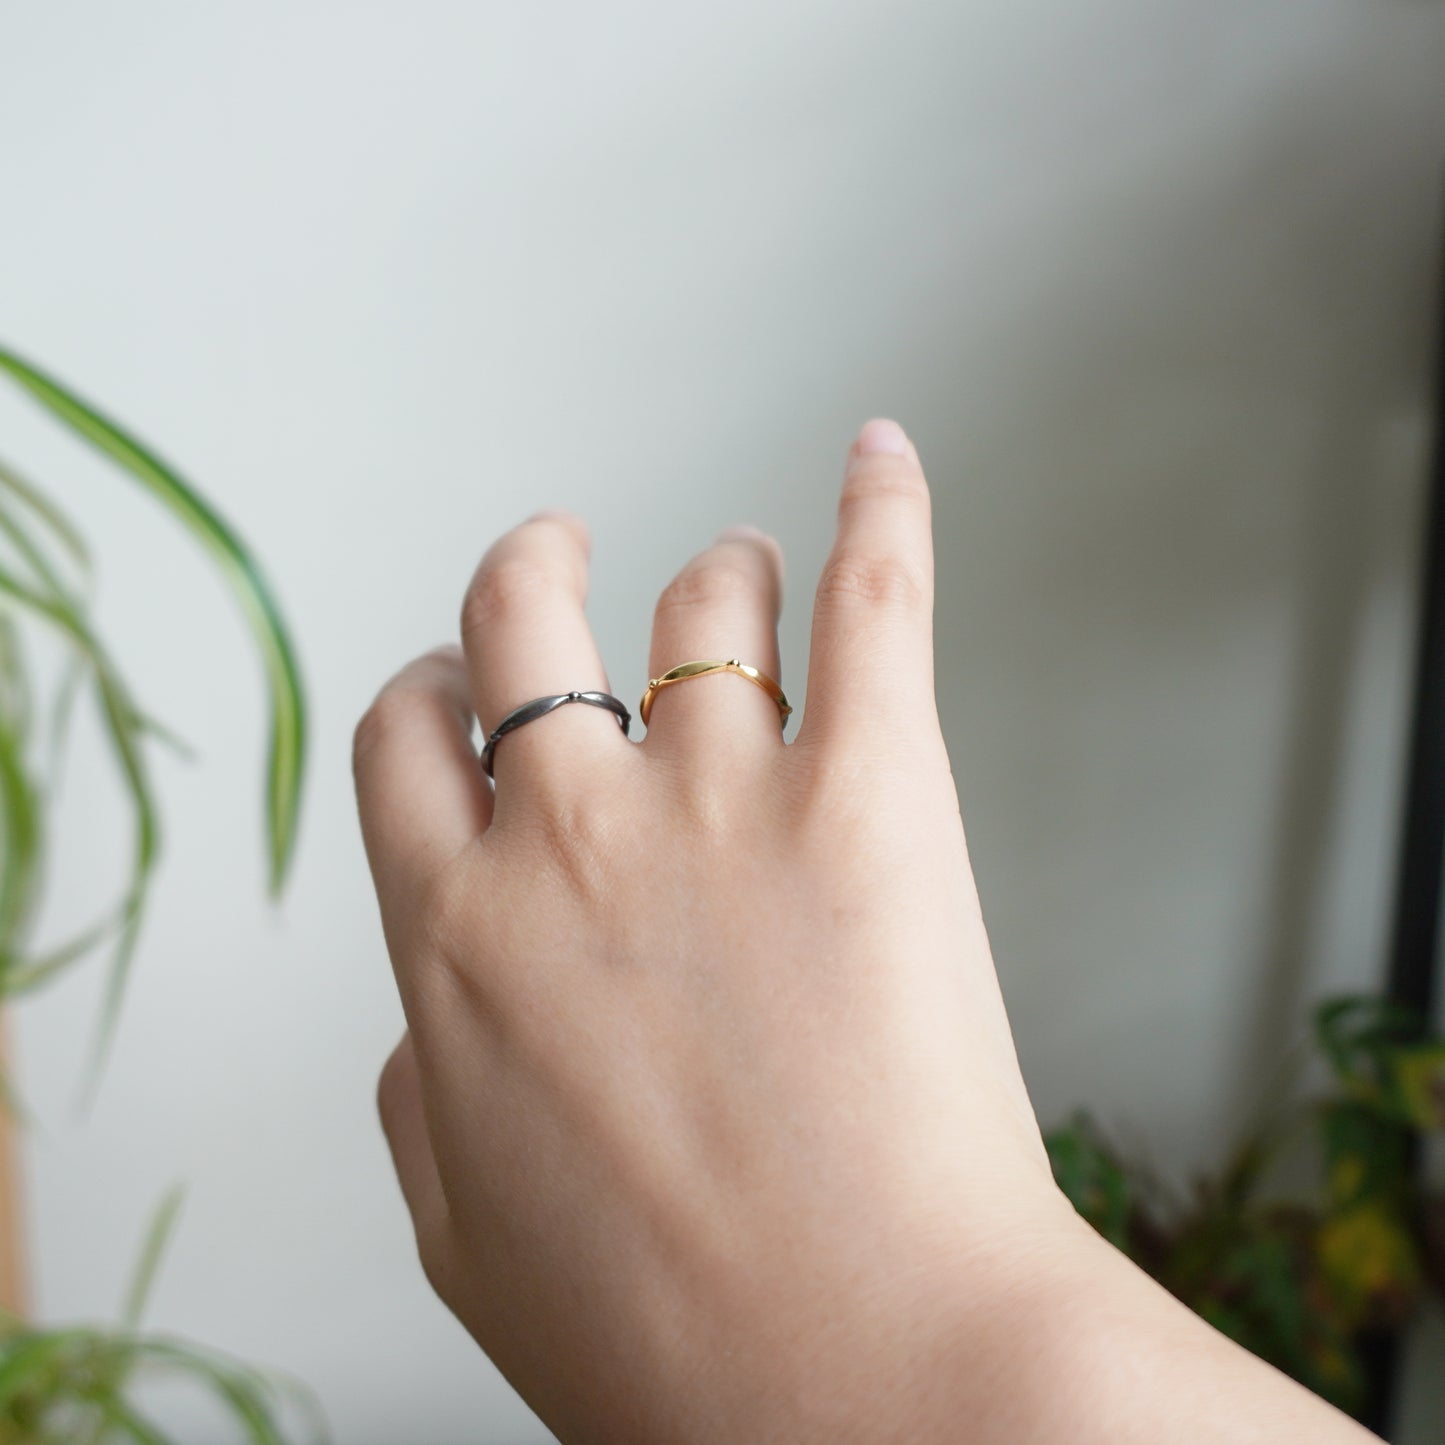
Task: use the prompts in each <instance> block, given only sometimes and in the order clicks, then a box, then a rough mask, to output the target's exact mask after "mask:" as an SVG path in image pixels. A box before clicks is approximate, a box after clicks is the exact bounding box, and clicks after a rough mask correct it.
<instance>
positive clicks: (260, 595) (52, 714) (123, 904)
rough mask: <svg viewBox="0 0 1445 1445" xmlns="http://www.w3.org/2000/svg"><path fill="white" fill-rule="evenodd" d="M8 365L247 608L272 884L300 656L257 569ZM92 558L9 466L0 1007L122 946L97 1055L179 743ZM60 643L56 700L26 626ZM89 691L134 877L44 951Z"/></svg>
mask: <svg viewBox="0 0 1445 1445" xmlns="http://www.w3.org/2000/svg"><path fill="white" fill-rule="evenodd" d="M0 372H3V373H5V374H6V375H8V376H9V377H10V378H11V380H12V381H14V382H16V383H17V384H18V385H19V386H20V387H21V388H23V389H24V390H25V391H26V392H28V393H29V394H30V395H31V396H32V397H33V398H34V399H35V400H36V401H38V402H39V403H40V404H41V405H42V406H44V407H45V408H46V409H47V410H48V411H49V412H50V413H51V414H52V415H53V416H54V417H56V418H57V419H58V420H60V421H61V422H63V423H64V424H65V425H66V426H68V427H70V428H71V429H72V430H73V431H75V432H76V433H78V434H79V435H80V436H82V437H84V438H85V440H86V441H88V442H90V443H91V444H92V445H93V446H95V447H97V448H98V449H99V450H100V451H101V452H103V453H104V454H105V455H106V456H107V457H109V458H110V459H111V460H112V461H113V462H115V463H116V464H117V465H118V466H119V467H120V468H121V469H122V470H123V471H125V472H126V473H128V474H129V475H130V477H131V478H132V479H133V480H134V481H136V482H138V483H140V485H141V486H142V487H144V488H145V489H146V491H148V492H149V493H150V495H151V496H152V497H154V498H155V499H156V500H158V501H160V502H161V503H162V504H163V505H164V506H166V507H167V508H168V509H169V510H170V511H171V512H172V513H173V514H174V515H175V516H176V517H177V518H178V519H179V520H180V521H181V522H182V524H183V525H184V526H185V528H186V530H187V532H188V533H189V534H190V536H191V537H192V539H193V540H194V541H195V542H197V543H198V544H199V545H200V546H201V547H202V548H203V549H204V550H205V551H206V552H207V553H208V554H209V555H210V557H211V558H212V560H213V561H214V562H215V564H216V567H217V570H218V571H219V572H220V574H221V576H222V577H223V579H224V580H225V581H226V583H227V584H228V586H229V588H230V590H231V592H232V593H233V595H234V596H235V597H236V599H237V600H238V601H239V603H240V604H241V608H242V610H243V612H244V613H245V615H246V619H247V622H248V623H249V626H250V631H251V635H252V638H253V640H254V642H255V645H256V648H257V651H258V652H259V654H260V656H261V659H262V662H263V663H264V666H265V671H266V682H267V688H268V692H269V698H270V750H269V758H268V763H267V773H266V824H267V827H266V844H267V854H268V861H269V867H270V879H271V887H272V891H273V892H274V891H277V890H279V888H280V886H281V884H282V882H283V880H284V878H285V876H286V869H287V865H288V864H289V862H290V859H291V855H292V850H293V848H294V845H295V840H296V821H297V812H298V808H299V804H300V796H301V772H302V765H303V755H304V747H305V705H304V698H303V693H302V689H301V679H300V675H299V672H298V670H297V666H296V657H295V651H294V649H293V647H292V645H291V641H290V637H289V635H288V633H287V631H286V627H285V624H284V623H283V622H282V620H281V614H280V611H279V609H278V608H277V606H276V603H275V600H274V599H273V597H272V595H271V592H270V590H269V589H268V588H267V586H266V584H265V582H264V580H263V579H262V576H261V573H260V570H259V568H258V567H257V565H256V563H255V561H254V560H253V559H252V557H251V555H250V553H249V552H248V551H247V550H246V548H245V546H244V545H243V544H242V543H241V541H240V539H239V538H238V537H237V536H236V534H235V533H234V532H233V531H232V530H231V528H230V527H229V526H228V525H227V524H226V522H225V521H224V520H223V519H222V518H221V517H220V516H219V515H218V514H217V513H216V512H215V511H214V509H213V508H212V507H211V506H210V505H209V504H208V503H207V502H206V501H205V500H204V499H203V498H202V497H201V496H200V495H199V494H198V493H197V492H196V490H195V489H194V488H193V487H192V486H191V485H190V484H189V483H187V482H186V481H184V480H183V479H182V477H181V476H180V474H179V473H178V472H176V470H175V469H174V468H173V467H171V466H169V465H167V464H166V463H165V462H163V461H162V460H161V459H160V458H159V457H158V456H157V455H156V454H155V453H154V452H153V451H151V450H150V448H149V447H147V446H146V445H145V444H144V443H142V442H140V441H138V440H137V439H136V438H135V437H133V436H131V435H130V434H129V433H128V432H126V431H125V430H124V429H123V428H122V427H120V426H119V425H117V424H116V423H115V422H113V421H109V420H107V419H106V418H105V417H104V416H102V415H101V414H100V412H99V411H97V410H96V409H95V408H94V407H93V406H91V405H89V404H88V403H86V402H84V401H82V400H81V399H80V398H79V397H78V396H76V395H75V394H74V393H73V392H71V391H70V390H68V389H67V388H65V387H64V386H62V385H61V384H60V383H59V382H58V381H56V380H55V379H54V378H53V377H50V376H47V375H46V374H45V373H43V372H42V371H40V370H39V369H38V368H36V367H34V366H32V365H31V364H30V363H28V362H26V361H22V360H21V359H20V357H18V356H16V355H15V354H14V353H13V352H10V351H6V350H4V349H0ZM89 569H90V559H89V552H88V550H87V548H86V545H85V543H84V541H83V540H82V538H81V534H80V531H79V529H78V528H77V527H76V525H75V523H74V522H73V521H72V520H71V519H70V518H69V517H68V516H66V515H65V513H64V512H63V511H62V510H61V509H60V508H59V507H58V506H57V505H56V504H55V503H54V502H53V501H52V500H50V499H49V498H48V497H47V496H45V495H44V494H43V493H42V492H41V491H40V490H39V489H38V488H36V487H35V486H33V485H32V484H31V483H30V482H28V481H26V480H25V479H24V478H23V477H22V476H21V475H20V474H19V473H18V472H17V471H16V470H15V469H14V468H13V467H11V466H9V465H7V464H4V463H0V825H3V829H4V839H5V852H4V857H3V866H0V998H4V997H14V996H15V995H18V994H21V993H24V992H26V991H28V990H29V989H33V988H35V987H37V986H38V985H40V984H42V983H44V982H46V981H47V980H48V979H50V978H52V977H53V976H54V975H55V974H56V973H58V972H59V971H60V970H61V969H63V968H64V967H66V966H67V965H68V964H70V963H73V962H75V961H76V960H77V959H79V958H82V957H84V956H85V955H86V954H88V953H90V952H91V951H92V950H94V949H95V948H96V947H98V946H99V945H100V944H102V943H103V942H105V941H106V940H107V939H112V940H113V941H114V952H113V961H112V968H111V977H110V986H109V989H108V990H107V994H106V1000H105V1004H104V1011H103V1015H102V1020H101V1030H100V1032H101V1050H103V1048H104V1045H105V1043H106V1042H108V1040H109V1036H110V1033H111V1031H112V1030H113V1028H114V1025H115V1020H116V1015H117V1011H118V1009H119V1006H120V1000H121V995H122V991H123V989H124V985H125V979H126V974H127V971H128V968H129V965H130V961H131V959H132V957H133V955H134V952H135V946H136V941H137V938H138V937H139V932H140V926H141V922H142V919H143V917H144V913H145V905H146V901H147V898H148V896H149V890H150V884H151V880H152V876H153V873H154V869H155V864H156V859H157V856H158V850H159V845H160V816H159V812H158V809H157V805H156V799H155V794H154V791H153V789H152V786H151V781H150V771H149V767H148V760H147V755H146V744H147V742H148V741H150V740H151V739H162V740H167V741H172V742H173V741H174V740H173V739H172V738H171V736H170V734H169V733H168V732H167V731H166V730H165V729H164V728H162V727H161V726H160V725H159V724H157V723H156V722H155V721H154V720H152V719H151V718H149V717H147V716H146V714H145V713H144V712H143V711H142V710H141V709H140V708H139V707H138V706H137V704H136V702H135V701H134V699H133V698H132V696H131V693H130V689H129V688H128V687H127V685H126V683H125V680H124V678H123V677H122V675H121V673H120V670H119V669H118V667H117V666H116V664H115V662H114V660H113V659H112V657H111V655H110V652H109V651H108V650H107V648H106V647H105V645H104V643H103V642H102V641H101V639H100V636H99V633H98V631H97V629H96V626H95V618H94V611H93V608H92V607H91V605H90V602H89V600H88V596H87V587H86V583H87V581H88V574H89ZM24 622H33V623H38V624H40V625H42V626H43V627H45V628H46V629H47V630H48V631H49V632H50V633H51V635H52V636H53V637H55V638H57V639H58V640H59V641H60V643H61V644H62V646H63V648H64V649H65V652H66V657H67V666H66V670H65V671H64V673H63V674H62V676H61V679H60V681H59V684H58V686H57V687H56V688H55V689H54V690H53V696H52V697H51V698H50V699H49V700H48V705H47V704H46V703H42V701H41V700H40V699H38V698H37V697H36V695H35V686H34V674H33V672H32V669H31V668H30V666H29V663H28V659H27V653H26V650H25V646H24V638H23V636H22V631H21V624H22V623H24ZM85 687H88V688H89V689H90V691H91V692H92V693H93V695H94V697H95V700H96V703H97V705H98V711H99V714H100V718H101V721H102V723H103V725H104V728H105V731H106V736H107V738H108V740H109V742H110V744H111V748H112V751H113V753H114V755H115V762H116V766H117V771H118V773H119V776H120V779H121V782H122V784H123V786H124V788H125V790H126V794H127V796H128V798H129V802H130V812H131V828H132V845H131V866H130V877H129V881H128V883H127V885H126V888H125V890H124V893H123V895H122V897H121V899H120V900H119V902H118V903H117V904H116V905H114V906H113V907H112V908H110V909H109V910H107V911H106V912H105V913H104V914H103V915H102V916H101V917H100V918H99V919H98V920H97V921H96V922H95V923H93V924H92V925H90V926H89V927H86V928H84V929H81V930H80V931H79V932H77V933H76V934H75V935H74V936H73V937H71V938H69V939H67V940H65V941H63V942H61V943H60V944H59V945H57V946H55V947H52V948H50V949H48V950H46V951H45V952H43V953H35V952H32V951H31V950H30V949H29V948H28V946H27V945H28V938H29V932H30V928H31V925H32V923H33V921H34V917H35V913H36V909H37V905H38V902H39V898H40V891H41V885H42V881H43V876H44V869H43V866H42V865H43V862H44V857H45V844H46V829H45V822H46V818H45V807H46V803H47V801H48V798H49V796H50V792H51V785H52V783H53V779H54V776H55V771H56V764H57V762H58V760H59V757H60V754H61V751H62V747H63V744H64V740H65V736H66V730H67V727H68V724H69V721H70V718H71V716H72V714H73V710H74V703H75V700H76V694H77V692H78V691H79V690H80V689H82V688H85Z"/></svg>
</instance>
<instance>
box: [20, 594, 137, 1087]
mask: <svg viewBox="0 0 1445 1445" xmlns="http://www.w3.org/2000/svg"><path fill="white" fill-rule="evenodd" d="M6 599H8V600H9V602H10V603H11V604H12V605H13V606H15V607H18V608H20V609H22V610H24V611H28V612H30V613H31V614H32V615H34V616H36V617H38V618H40V619H43V620H45V621H46V622H48V623H50V624H51V625H52V626H54V627H56V628H57V629H59V631H60V632H61V633H62V634H63V636H64V637H65V638H66V639H67V640H68V641H69V642H70V643H71V645H72V646H74V647H75V648H76V650H77V651H78V652H79V653H80V654H81V655H82V656H83V657H84V658H85V661H86V663H87V666H88V668H89V671H90V673H91V677H92V681H93V684H94V687H95V693H96V699H97V702H98V704H99V708H100V714H101V720H102V722H103V724H104V726H105V731H106V736H107V738H108V739H109V741H110V744H111V747H112V750H113V751H114V753H115V757H116V762H117V764H118V766H119V768H120V772H121V777H122V779H123V781H124V783H125V786H126V790H127V793H128V794H129V798H130V802H131V813H132V819H133V844H132V855H131V879H130V885H129V888H128V889H127V892H126V895H125V897H124V899H123V900H122V902H121V905H120V908H119V910H118V915H117V924H116V946H115V952H114V955H113V959H112V964H111V974H110V979H109V981H108V985H107V989H106V994H105V998H104V1001H103V1003H102V1011H101V1020H100V1025H99V1030H98V1042H97V1047H96V1050H95V1053H94V1056H93V1063H92V1074H91V1081H90V1082H91V1085H92V1087H93V1085H94V1083H95V1082H96V1080H97V1079H98V1078H99V1072H100V1068H101V1065H102V1063H103V1062H104V1058H105V1055H106V1052H107V1049H108V1046H109V1042H110V1039H111V1037H112V1036H113V1033H114V1029H115V1023H116V1020H117V1017H118V1015H119V1011H120V1003H121V999H122V997H123V995H124V989H125V983H126V979H127V976H128V974H129V970H130V964H131V961H132V959H133V957H134V953H135V946H136V941H137V939H138V937H139V930H140V923H141V918H142V914H143V911H144V906H145V901H146V896H147V892H148V889H149V884H150V878H151V873H152V871H153V869H154V867H155V863H156V859H157V856H158V852H159V847H160V824H159V814H158V812H157V809H156V803H155V798H154V795H153V793H152V790H151V785H150V778H149V773H148V770H147V768H146V764H145V758H144V755H143V753H142V751H141V747H140V738H141V734H142V731H143V728H142V725H141V723H140V722H139V718H140V713H139V711H138V710H137V708H136V707H135V705H134V704H133V703H132V702H131V699H130V695H129V693H128V691H127V689H126V687H125V684H124V683H123V681H122V680H121V677H120V674H119V673H118V672H117V671H116V669H115V667H114V665H113V664H112V663H111V661H110V659H109V656H108V655H107V653H106V651H105V649H104V647H103V646H102V644H101V642H100V640H99V638H97V637H96V636H95V634H94V633H93V632H92V630H91V628H90V626H89V624H88V622H87V620H86V618H85V617H84V615H83V614H82V613H81V612H80V611H79V610H78V609H77V606H76V604H75V602H74V600H73V599H72V598H70V597H68V596H66V595H64V594H63V593H57V592H55V591H45V590H41V589H40V588H37V587H34V586H31V585H29V584H28V583H26V582H25V581H24V580H22V579H21V578H19V577H17V576H16V575H14V573H12V572H10V571H7V570H5V569H3V568H0V602H3V601H5V600H6ZM0 963H3V966H4V969H6V970H8V969H9V968H10V967H13V966H14V960H13V959H11V958H7V959H5V960H0ZM3 977H4V974H3V972H0V979H3Z"/></svg>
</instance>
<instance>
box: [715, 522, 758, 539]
mask: <svg viewBox="0 0 1445 1445" xmlns="http://www.w3.org/2000/svg"><path fill="white" fill-rule="evenodd" d="M765 539H766V533H764V532H763V530H762V529H761V528H760V527H749V526H747V525H746V524H744V525H741V526H737V527H724V528H723V529H722V531H721V532H719V533H718V534H717V540H718V541H719V542H757V541H760V540H765Z"/></svg>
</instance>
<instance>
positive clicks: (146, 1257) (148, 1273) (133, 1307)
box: [121, 1184, 186, 1329]
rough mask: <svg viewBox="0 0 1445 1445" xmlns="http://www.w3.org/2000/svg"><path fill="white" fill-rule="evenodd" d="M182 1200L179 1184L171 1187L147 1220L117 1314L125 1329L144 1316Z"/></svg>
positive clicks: (137, 1323)
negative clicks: (139, 1251) (128, 1282)
mask: <svg viewBox="0 0 1445 1445" xmlns="http://www.w3.org/2000/svg"><path fill="white" fill-rule="evenodd" d="M185 1197H186V1191H185V1189H184V1188H183V1187H182V1186H181V1185H179V1184H177V1185H175V1186H174V1187H173V1188H172V1189H171V1191H170V1192H169V1193H168V1194H167V1195H166V1197H165V1198H164V1199H162V1200H161V1202H160V1204H159V1205H158V1206H157V1207H156V1212H155V1214H154V1216H153V1217H152V1218H151V1222H150V1226H149V1228H147V1230H146V1237H145V1243H144V1244H143V1245H142V1246H141V1253H140V1259H139V1260H138V1261H137V1262H136V1270H135V1276H134V1278H133V1279H132V1280H131V1285H130V1289H129V1290H128V1291H127V1293H126V1297H125V1308H124V1309H123V1310H122V1311H121V1321H122V1323H124V1324H125V1325H126V1327H127V1328H129V1329H135V1328H136V1327H137V1326H138V1325H139V1324H140V1321H141V1316H142V1315H143V1314H144V1313H145V1307H146V1301H147V1300H148V1299H149V1298H150V1293H151V1288H152V1286H153V1285H154V1284H155V1276H156V1270H157V1269H158V1268H159V1267H160V1262H161V1257H162V1256H163V1255H164V1254H165V1251H166V1245H167V1244H169V1243H170V1238H171V1234H172V1233H173V1232H174V1230H175V1227H176V1217H177V1215H179V1213H180V1209H181V1203H182V1201H183V1200H184V1199H185Z"/></svg>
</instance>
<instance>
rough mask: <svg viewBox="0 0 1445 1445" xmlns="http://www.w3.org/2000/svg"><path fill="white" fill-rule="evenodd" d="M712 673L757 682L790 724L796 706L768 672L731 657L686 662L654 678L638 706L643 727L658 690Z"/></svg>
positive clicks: (785, 722)
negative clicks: (789, 715)
mask: <svg viewBox="0 0 1445 1445" xmlns="http://www.w3.org/2000/svg"><path fill="white" fill-rule="evenodd" d="M710 672H735V673H737V675H738V676H739V677H745V678H747V680H748V681H749V682H754V683H756V684H757V685H758V686H759V687H760V688H762V690H763V691H764V692H765V693H767V695H768V696H769V697H770V698H772V700H773V701H774V702H775V703H777V705H778V712H779V714H780V715H781V720H782V723H783V726H784V727H786V726H787V725H788V714H789V713H790V712H792V710H793V709H792V708H791V707H789V706H788V699H787V698H786V697H784V696H783V690H782V688H780V687H779V686H778V684H777V683H775V682H774V681H773V680H772V678H770V677H769V676H768V675H767V673H765V672H759V671H758V670H757V668H755V667H749V666H748V665H747V663H745V662H739V661H738V660H737V658H735V657H730V658H728V660H727V661H726V662H684V663H683V664H682V665H681V666H680V667H674V668H673V669H672V670H671V671H670V672H664V673H663V674H662V676H661V677H654V678H653V679H652V680H651V682H649V683H648V684H647V691H646V692H645V693H643V694H642V702H641V704H640V705H639V706H638V709H637V715H638V716H639V717H640V718H641V719H642V725H643V727H646V726H647V720H648V718H649V717H651V716H652V699H653V698H655V697H656V696H657V694H658V691H659V689H661V688H664V687H667V686H669V685H670V684H672V683H674V682H686V681H687V679H688V678H690V677H706V676H707V675H708V673H710Z"/></svg>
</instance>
